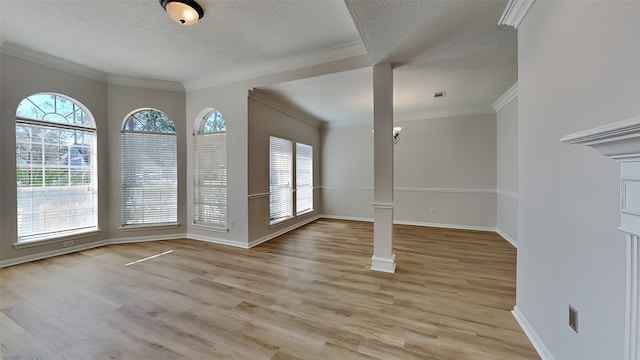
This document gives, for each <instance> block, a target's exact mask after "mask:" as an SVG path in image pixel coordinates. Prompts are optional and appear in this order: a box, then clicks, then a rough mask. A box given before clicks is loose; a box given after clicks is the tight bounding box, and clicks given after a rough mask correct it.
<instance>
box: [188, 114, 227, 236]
mask: <svg viewBox="0 0 640 360" xmlns="http://www.w3.org/2000/svg"><path fill="white" fill-rule="evenodd" d="M196 121H198V124H196V129H197V130H196V131H195V133H194V134H193V206H194V212H193V223H194V224H200V225H207V226H219V227H226V226H227V132H226V130H227V127H226V124H225V122H224V118H223V117H222V114H221V113H220V112H219V111H217V110H212V111H211V112H209V113H207V115H206V116H204V117H203V118H201V119H199V120H196Z"/></svg>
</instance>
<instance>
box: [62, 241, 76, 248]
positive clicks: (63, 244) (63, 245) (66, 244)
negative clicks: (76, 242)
mask: <svg viewBox="0 0 640 360" xmlns="http://www.w3.org/2000/svg"><path fill="white" fill-rule="evenodd" d="M69 246H73V240H67V241H64V242H63V243H62V247H69Z"/></svg>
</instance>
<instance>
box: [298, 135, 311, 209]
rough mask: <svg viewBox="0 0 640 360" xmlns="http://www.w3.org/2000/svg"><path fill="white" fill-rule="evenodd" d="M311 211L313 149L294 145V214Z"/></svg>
mask: <svg viewBox="0 0 640 360" xmlns="http://www.w3.org/2000/svg"><path fill="white" fill-rule="evenodd" d="M309 210H313V147H312V146H310V145H305V144H300V143H296V214H300V213H303V212H305V211H309Z"/></svg>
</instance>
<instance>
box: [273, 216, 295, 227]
mask: <svg viewBox="0 0 640 360" xmlns="http://www.w3.org/2000/svg"><path fill="white" fill-rule="evenodd" d="M291 219H295V217H293V216H289V217H286V218H282V219H278V220H272V221H271V222H269V227H272V226H276V225H280V224H282V223H284V222H287V221H289V220H291Z"/></svg>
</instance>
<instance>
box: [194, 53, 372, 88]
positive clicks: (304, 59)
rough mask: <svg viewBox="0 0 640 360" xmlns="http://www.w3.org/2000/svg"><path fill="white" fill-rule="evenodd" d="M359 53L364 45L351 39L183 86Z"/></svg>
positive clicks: (249, 76) (227, 81)
mask: <svg viewBox="0 0 640 360" xmlns="http://www.w3.org/2000/svg"><path fill="white" fill-rule="evenodd" d="M361 55H368V54H367V51H366V49H365V47H364V45H363V44H362V42H361V41H353V42H350V43H346V44H342V45H338V46H334V47H331V48H329V49H324V50H319V51H312V52H309V53H306V54H301V55H296V56H291V57H288V58H284V59H278V60H274V61H270V62H266V63H261V64H256V65H252V66H247V67H245V68H242V69H238V70H233V71H229V72H226V73H224V74H221V75H216V76H212V77H205V78H201V79H197V80H193V81H185V82H184V87H185V89H186V90H187V91H193V90H201V89H206V88H209V87H215V86H220V85H225V84H230V83H234V82H238V81H243V80H250V79H255V78H259V77H262V76H267V75H273V74H277V73H282V72H285V71H290V70H296V69H301V68H305V67H309V66H314V65H320V64H325V63H329V62H332V61H338V60H344V59H348V58H352V57H356V56H361Z"/></svg>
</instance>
